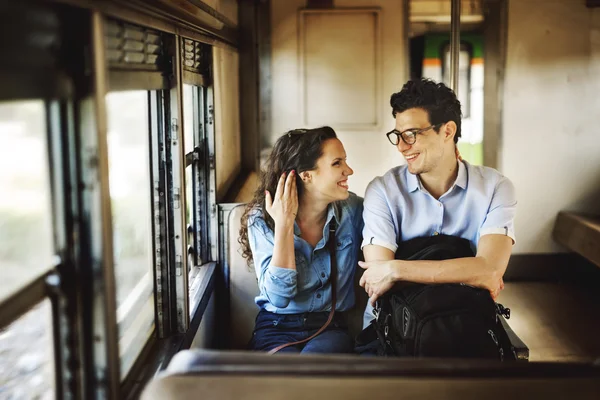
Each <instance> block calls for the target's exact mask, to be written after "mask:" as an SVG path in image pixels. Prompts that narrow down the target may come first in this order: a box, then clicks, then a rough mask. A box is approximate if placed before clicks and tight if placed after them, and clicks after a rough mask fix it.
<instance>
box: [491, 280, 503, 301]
mask: <svg viewBox="0 0 600 400" xmlns="http://www.w3.org/2000/svg"><path fill="white" fill-rule="evenodd" d="M488 290H489V291H490V295H491V296H492V299H494V301H496V299H497V298H498V295H500V292H501V291H502V290H504V280H503V279H502V278H500V279H499V280H497V282H496V284H495V285H492V286H491V287H490V288H489V289H488Z"/></svg>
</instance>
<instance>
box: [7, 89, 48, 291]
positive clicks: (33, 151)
mask: <svg viewBox="0 0 600 400" xmlns="http://www.w3.org/2000/svg"><path fill="white" fill-rule="evenodd" d="M45 121H46V112H45V107H44V102H43V101H41V100H35V101H13V102H2V103H0V143H2V145H0V193H1V195H0V271H2V279H0V300H4V299H5V298H6V297H7V296H9V295H10V294H12V293H14V292H16V291H18V290H19V289H21V288H22V287H23V286H25V285H27V284H28V283H29V282H31V280H32V279H34V278H36V277H38V276H39V275H40V274H42V273H43V272H45V271H47V270H49V269H50V268H51V267H52V256H53V244H52V240H53V239H52V213H51V207H50V182H49V173H48V171H49V168H48V150H47V143H46V142H47V140H46V122H45Z"/></svg>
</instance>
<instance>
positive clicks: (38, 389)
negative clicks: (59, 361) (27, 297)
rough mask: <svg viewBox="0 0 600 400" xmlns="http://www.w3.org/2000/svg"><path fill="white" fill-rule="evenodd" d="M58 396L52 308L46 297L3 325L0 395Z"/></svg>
mask: <svg viewBox="0 0 600 400" xmlns="http://www.w3.org/2000/svg"><path fill="white" fill-rule="evenodd" d="M54 397H55V396H54V351H53V343H52V308H51V307H50V300H44V301H43V302H42V303H40V304H38V305H37V306H36V307H34V308H33V309H31V310H30V311H29V312H27V313H26V314H24V315H23V316H21V318H19V319H18V320H16V321H15V322H13V323H12V324H10V325H9V326H7V327H5V328H4V329H0V398H1V399H44V400H46V399H47V400H50V399H54Z"/></svg>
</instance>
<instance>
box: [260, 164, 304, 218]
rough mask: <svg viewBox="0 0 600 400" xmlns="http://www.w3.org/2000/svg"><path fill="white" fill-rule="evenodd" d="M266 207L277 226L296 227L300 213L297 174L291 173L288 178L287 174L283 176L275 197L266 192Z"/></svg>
mask: <svg viewBox="0 0 600 400" xmlns="http://www.w3.org/2000/svg"><path fill="white" fill-rule="evenodd" d="M265 207H266V211H267V213H269V215H270V216H271V218H273V221H275V227H277V226H294V221H295V220H296V214H297V213H298V189H297V187H296V172H295V171H293V170H292V171H291V172H290V173H289V174H288V175H287V178H286V174H285V172H284V173H283V174H281V177H280V178H279V182H278V183H277V189H276V191H275V195H274V196H273V197H271V193H270V192H269V191H268V190H267V191H266V192H265Z"/></svg>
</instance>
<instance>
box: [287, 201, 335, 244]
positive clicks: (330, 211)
mask: <svg viewBox="0 0 600 400" xmlns="http://www.w3.org/2000/svg"><path fill="white" fill-rule="evenodd" d="M333 218H335V222H337V226H338V227H339V226H340V224H341V223H342V206H341V205H340V204H336V203H331V204H329V206H328V207H327V217H326V218H325V227H328V226H329V223H330V222H331V220H332V219H333ZM294 234H295V235H296V236H300V235H301V234H302V231H300V227H299V226H298V224H297V223H296V222H295V221H294Z"/></svg>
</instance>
